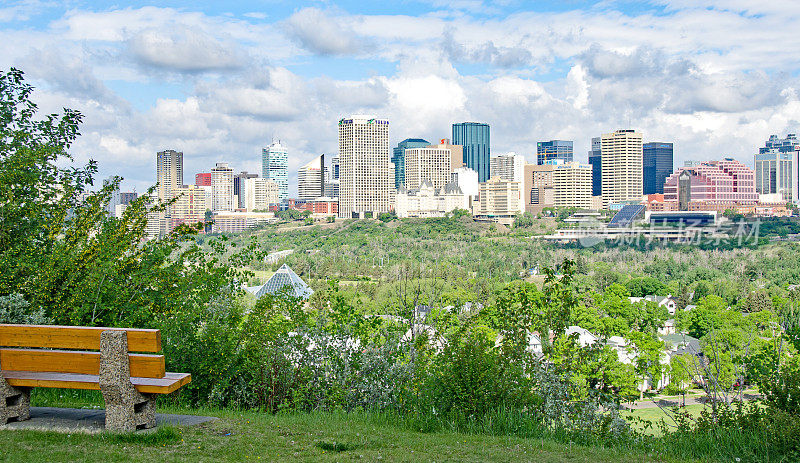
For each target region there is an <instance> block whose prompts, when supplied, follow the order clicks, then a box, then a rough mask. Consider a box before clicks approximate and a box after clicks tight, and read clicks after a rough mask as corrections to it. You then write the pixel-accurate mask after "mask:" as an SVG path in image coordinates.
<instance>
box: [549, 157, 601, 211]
mask: <svg viewBox="0 0 800 463" xmlns="http://www.w3.org/2000/svg"><path fill="white" fill-rule="evenodd" d="M553 186H554V188H553V192H554V195H553V196H554V197H553V200H554V201H553V202H554V205H555V206H556V207H577V208H580V209H591V208H592V168H591V166H589V165H587V164H580V163H577V162H565V163H560V164H559V165H556V166H555V170H554V171H553Z"/></svg>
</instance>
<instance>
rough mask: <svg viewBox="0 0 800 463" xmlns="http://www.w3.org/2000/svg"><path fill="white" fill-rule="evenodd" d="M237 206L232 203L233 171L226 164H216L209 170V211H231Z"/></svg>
mask: <svg viewBox="0 0 800 463" xmlns="http://www.w3.org/2000/svg"><path fill="white" fill-rule="evenodd" d="M237 206H238V204H237V203H235V202H234V192H233V169H231V167H230V166H229V165H228V163H227V162H218V163H217V165H216V166H214V168H213V169H211V210H212V211H214V212H217V211H232V210H234V209H236V207H237Z"/></svg>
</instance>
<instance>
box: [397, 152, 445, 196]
mask: <svg viewBox="0 0 800 463" xmlns="http://www.w3.org/2000/svg"><path fill="white" fill-rule="evenodd" d="M405 164H406V166H405V187H406V188H407V189H409V190H414V189H419V188H420V187H421V185H422V182H423V181H425V180H427V181H429V182H431V185H432V186H433V188H434V189H435V190H438V189H441V188H444V186H445V185H447V183H448V182H449V181H450V172H451V169H450V150H449V149H447V148H442V147H439V146H436V145H432V146H425V147H424V148H410V149H406V152H405Z"/></svg>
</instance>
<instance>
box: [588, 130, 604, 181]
mask: <svg viewBox="0 0 800 463" xmlns="http://www.w3.org/2000/svg"><path fill="white" fill-rule="evenodd" d="M600 140H601V138H600V137H594V138H592V149H591V150H589V165H590V166H592V196H600V195H601V194H602V193H603V161H602V159H603V158H602V156H601V153H602V148H601V147H602V142H601V141H600Z"/></svg>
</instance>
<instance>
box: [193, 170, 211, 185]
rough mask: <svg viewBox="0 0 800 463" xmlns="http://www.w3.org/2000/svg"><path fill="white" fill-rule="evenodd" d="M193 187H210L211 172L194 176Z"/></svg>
mask: <svg viewBox="0 0 800 463" xmlns="http://www.w3.org/2000/svg"><path fill="white" fill-rule="evenodd" d="M194 185H195V186H211V172H200V173H199V174H195V176H194Z"/></svg>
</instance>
